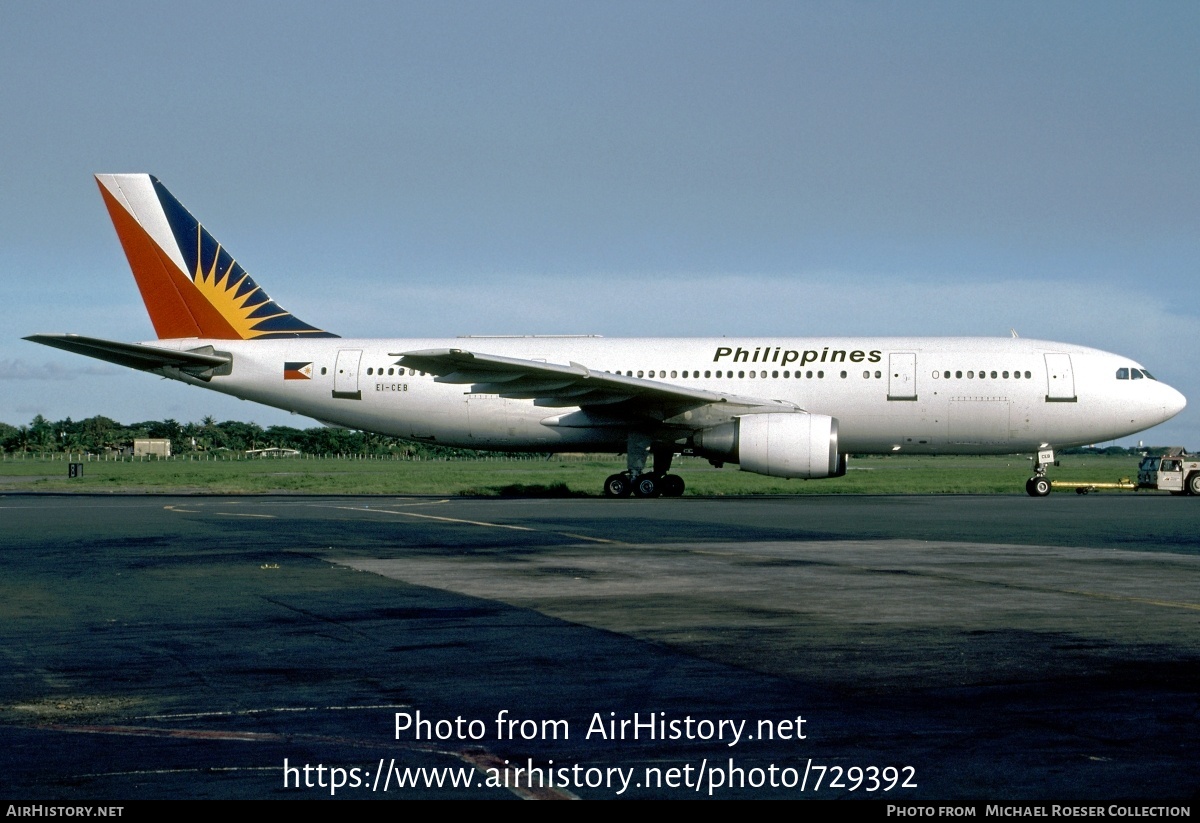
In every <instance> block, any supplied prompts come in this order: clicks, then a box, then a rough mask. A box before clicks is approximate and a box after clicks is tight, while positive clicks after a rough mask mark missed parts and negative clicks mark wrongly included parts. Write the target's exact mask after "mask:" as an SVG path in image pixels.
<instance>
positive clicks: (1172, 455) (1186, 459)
mask: <svg viewBox="0 0 1200 823" xmlns="http://www.w3.org/2000/svg"><path fill="white" fill-rule="evenodd" d="M1195 458H1197V455H1194V454H1193V455H1189V454H1188V453H1187V452H1185V451H1184V450H1183V449H1168V450H1167V453H1166V454H1164V455H1162V456H1160V457H1143V458H1142V462H1141V464H1140V465H1139V466H1138V478H1137V487H1138V488H1139V489H1159V490H1160V491H1167V492H1170V493H1171V494H1200V460H1198V459H1195Z"/></svg>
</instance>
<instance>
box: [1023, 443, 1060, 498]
mask: <svg viewBox="0 0 1200 823" xmlns="http://www.w3.org/2000/svg"><path fill="white" fill-rule="evenodd" d="M1052 464H1054V450H1053V449H1043V450H1041V451H1039V452H1038V453H1037V455H1036V456H1035V457H1034V458H1033V477H1031V478H1029V479H1028V480H1026V481H1025V493H1026V494H1028V495H1029V496H1030V497H1045V496H1046V495H1048V494H1050V489H1051V488H1052V486H1051V485H1050V478H1048V477H1046V467H1047V466H1049V465H1052Z"/></svg>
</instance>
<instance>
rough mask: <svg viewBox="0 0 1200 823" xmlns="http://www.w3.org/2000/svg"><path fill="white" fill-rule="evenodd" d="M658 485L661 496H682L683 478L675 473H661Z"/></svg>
mask: <svg viewBox="0 0 1200 823" xmlns="http://www.w3.org/2000/svg"><path fill="white" fill-rule="evenodd" d="M660 485H661V486H662V495H663V497H682V496H683V478H682V477H680V476H679V475H677V474H665V475H663V478H662V481H661V483H660Z"/></svg>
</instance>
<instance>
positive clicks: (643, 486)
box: [633, 474, 662, 497]
mask: <svg viewBox="0 0 1200 823" xmlns="http://www.w3.org/2000/svg"><path fill="white" fill-rule="evenodd" d="M660 494H662V484H661V482H660V481H659V478H658V475H657V474H640V475H638V478H637V480H635V481H633V496H634V497H658V496H659V495H660Z"/></svg>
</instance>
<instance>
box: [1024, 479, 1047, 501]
mask: <svg viewBox="0 0 1200 823" xmlns="http://www.w3.org/2000/svg"><path fill="white" fill-rule="evenodd" d="M1051 488H1053V487H1052V486H1051V485H1050V481H1049V480H1047V479H1046V478H1045V477H1031V478H1029V480H1028V481H1027V482H1026V483H1025V491H1026V492H1028V493H1029V496H1030V497H1046V496H1047V495H1049V494H1050V489H1051Z"/></svg>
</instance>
